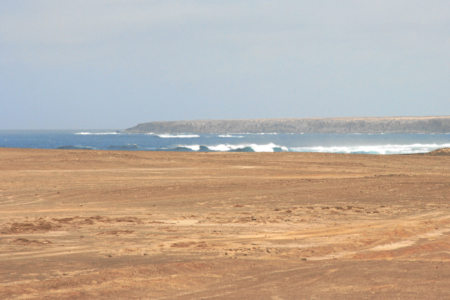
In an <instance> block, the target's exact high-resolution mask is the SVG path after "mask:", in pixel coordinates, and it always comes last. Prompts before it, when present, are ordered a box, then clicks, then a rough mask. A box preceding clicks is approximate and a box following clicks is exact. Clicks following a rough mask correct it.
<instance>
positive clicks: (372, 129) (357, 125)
mask: <svg viewBox="0 0 450 300" xmlns="http://www.w3.org/2000/svg"><path fill="white" fill-rule="evenodd" d="M148 132H153V133H172V134H180V133H216V134H223V133H274V132H276V133H339V134H345V133H450V117H389V118H388V117H386V118H305V119H254V120H192V121H168V122H150V123H143V124H139V125H137V126H135V127H131V128H128V129H126V130H125V133H148Z"/></svg>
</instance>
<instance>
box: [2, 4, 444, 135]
mask: <svg viewBox="0 0 450 300" xmlns="http://www.w3.org/2000/svg"><path fill="white" fill-rule="evenodd" d="M430 115H436V116H440V115H450V1H448V0H443V1H441V0H426V1H416V0H377V1H361V0H307V1H306V0H293V1H288V0H274V1H271V0H258V1H253V0H240V1H235V0H227V1H221V0H209V1H190V0H180V1H178V0H164V1H152V0H127V1H125V0H123V1H116V0H77V1H72V0H53V1H49V0H40V1H35V0H2V1H0V129H125V128H129V127H132V126H135V125H136V124H138V123H145V122H151V121H175V120H191V119H253V118H305V117H365V116H367V117H376V116H383V117H384V116H430Z"/></svg>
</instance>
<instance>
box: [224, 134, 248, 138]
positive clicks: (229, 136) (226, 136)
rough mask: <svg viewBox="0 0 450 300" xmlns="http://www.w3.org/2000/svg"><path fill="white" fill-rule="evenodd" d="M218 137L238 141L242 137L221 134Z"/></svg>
mask: <svg viewBox="0 0 450 300" xmlns="http://www.w3.org/2000/svg"><path fill="white" fill-rule="evenodd" d="M219 137H221V138H238V139H241V138H243V137H244V136H243V135H231V134H221V135H219Z"/></svg>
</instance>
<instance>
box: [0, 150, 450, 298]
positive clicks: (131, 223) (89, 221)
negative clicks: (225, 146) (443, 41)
mask: <svg viewBox="0 0 450 300" xmlns="http://www.w3.org/2000/svg"><path fill="white" fill-rule="evenodd" d="M439 154H441V155H439ZM445 154H449V153H444V152H443V151H442V152H439V153H434V154H427V155H391V156H377V155H355V154H351V155H344V154H313V153H177V152H119V151H83V150H79V151H78V150H77V151H75V150H30V149H0V299H272V300H282V299H285V300H287V299H450V205H449V204H450V203H449V200H450V156H449V155H445Z"/></svg>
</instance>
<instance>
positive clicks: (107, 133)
mask: <svg viewBox="0 0 450 300" xmlns="http://www.w3.org/2000/svg"><path fill="white" fill-rule="evenodd" d="M74 134H75V135H109V134H120V132H116V131H115V132H76V133H74Z"/></svg>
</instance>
